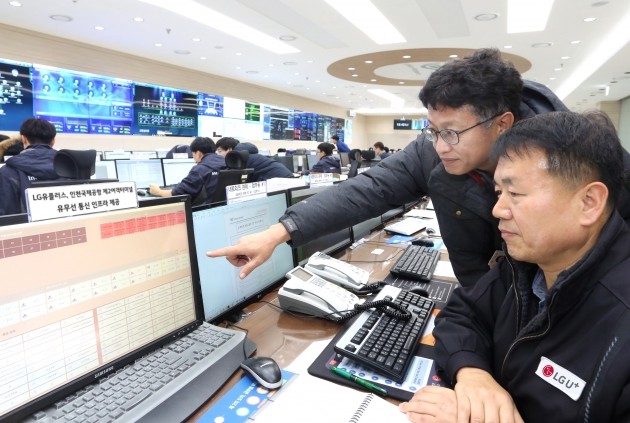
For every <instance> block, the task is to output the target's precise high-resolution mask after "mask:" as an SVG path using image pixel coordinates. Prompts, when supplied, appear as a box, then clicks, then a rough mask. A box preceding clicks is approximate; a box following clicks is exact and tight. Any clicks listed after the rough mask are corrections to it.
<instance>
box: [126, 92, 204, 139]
mask: <svg viewBox="0 0 630 423" xmlns="http://www.w3.org/2000/svg"><path fill="white" fill-rule="evenodd" d="M133 115H134V119H133V134H134V135H176V136H182V137H184V136H187V137H194V136H196V135H197V93H196V92H192V91H183V90H176V89H173V88H167V87H160V86H155V85H140V84H135V85H134V90H133Z"/></svg>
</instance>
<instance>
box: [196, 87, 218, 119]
mask: <svg viewBox="0 0 630 423" xmlns="http://www.w3.org/2000/svg"><path fill="white" fill-rule="evenodd" d="M197 105H198V107H197V112H198V114H199V115H200V116H215V117H223V97H222V96H220V95H214V94H206V93H199V94H197Z"/></svg>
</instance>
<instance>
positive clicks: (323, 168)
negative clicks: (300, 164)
mask: <svg viewBox="0 0 630 423" xmlns="http://www.w3.org/2000/svg"><path fill="white" fill-rule="evenodd" d="M310 171H311V172H319V173H341V162H340V161H339V159H338V158H336V157H333V156H324V157H322V158H321V159H320V160H319V161H318V162H317V163H315V164H314V165H313V167H312V168H311V170H310Z"/></svg>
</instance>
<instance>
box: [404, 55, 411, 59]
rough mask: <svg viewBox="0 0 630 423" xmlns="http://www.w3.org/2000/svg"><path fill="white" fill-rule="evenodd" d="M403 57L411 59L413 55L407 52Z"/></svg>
mask: <svg viewBox="0 0 630 423" xmlns="http://www.w3.org/2000/svg"><path fill="white" fill-rule="evenodd" d="M403 59H411V56H410V55H408V54H405V55H404V56H403Z"/></svg>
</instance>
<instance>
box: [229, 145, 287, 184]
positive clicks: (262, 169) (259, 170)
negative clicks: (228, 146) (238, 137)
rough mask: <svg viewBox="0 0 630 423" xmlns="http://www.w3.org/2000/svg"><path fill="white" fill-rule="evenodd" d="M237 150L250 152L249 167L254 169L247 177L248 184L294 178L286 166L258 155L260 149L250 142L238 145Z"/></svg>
mask: <svg viewBox="0 0 630 423" xmlns="http://www.w3.org/2000/svg"><path fill="white" fill-rule="evenodd" d="M235 150H247V151H249V157H248V158H247V167H248V168H251V169H254V172H253V173H250V174H249V176H248V177H247V182H260V181H266V180H267V179H271V178H293V173H292V172H291V171H290V170H289V169H287V167H286V166H285V165H283V164H282V163H279V162H277V161H275V160H274V159H272V158H270V157H267V156H263V155H261V154H258V148H256V146H255V145H254V144H251V143H249V142H242V143H239V144H237V145H236V148H235Z"/></svg>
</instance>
